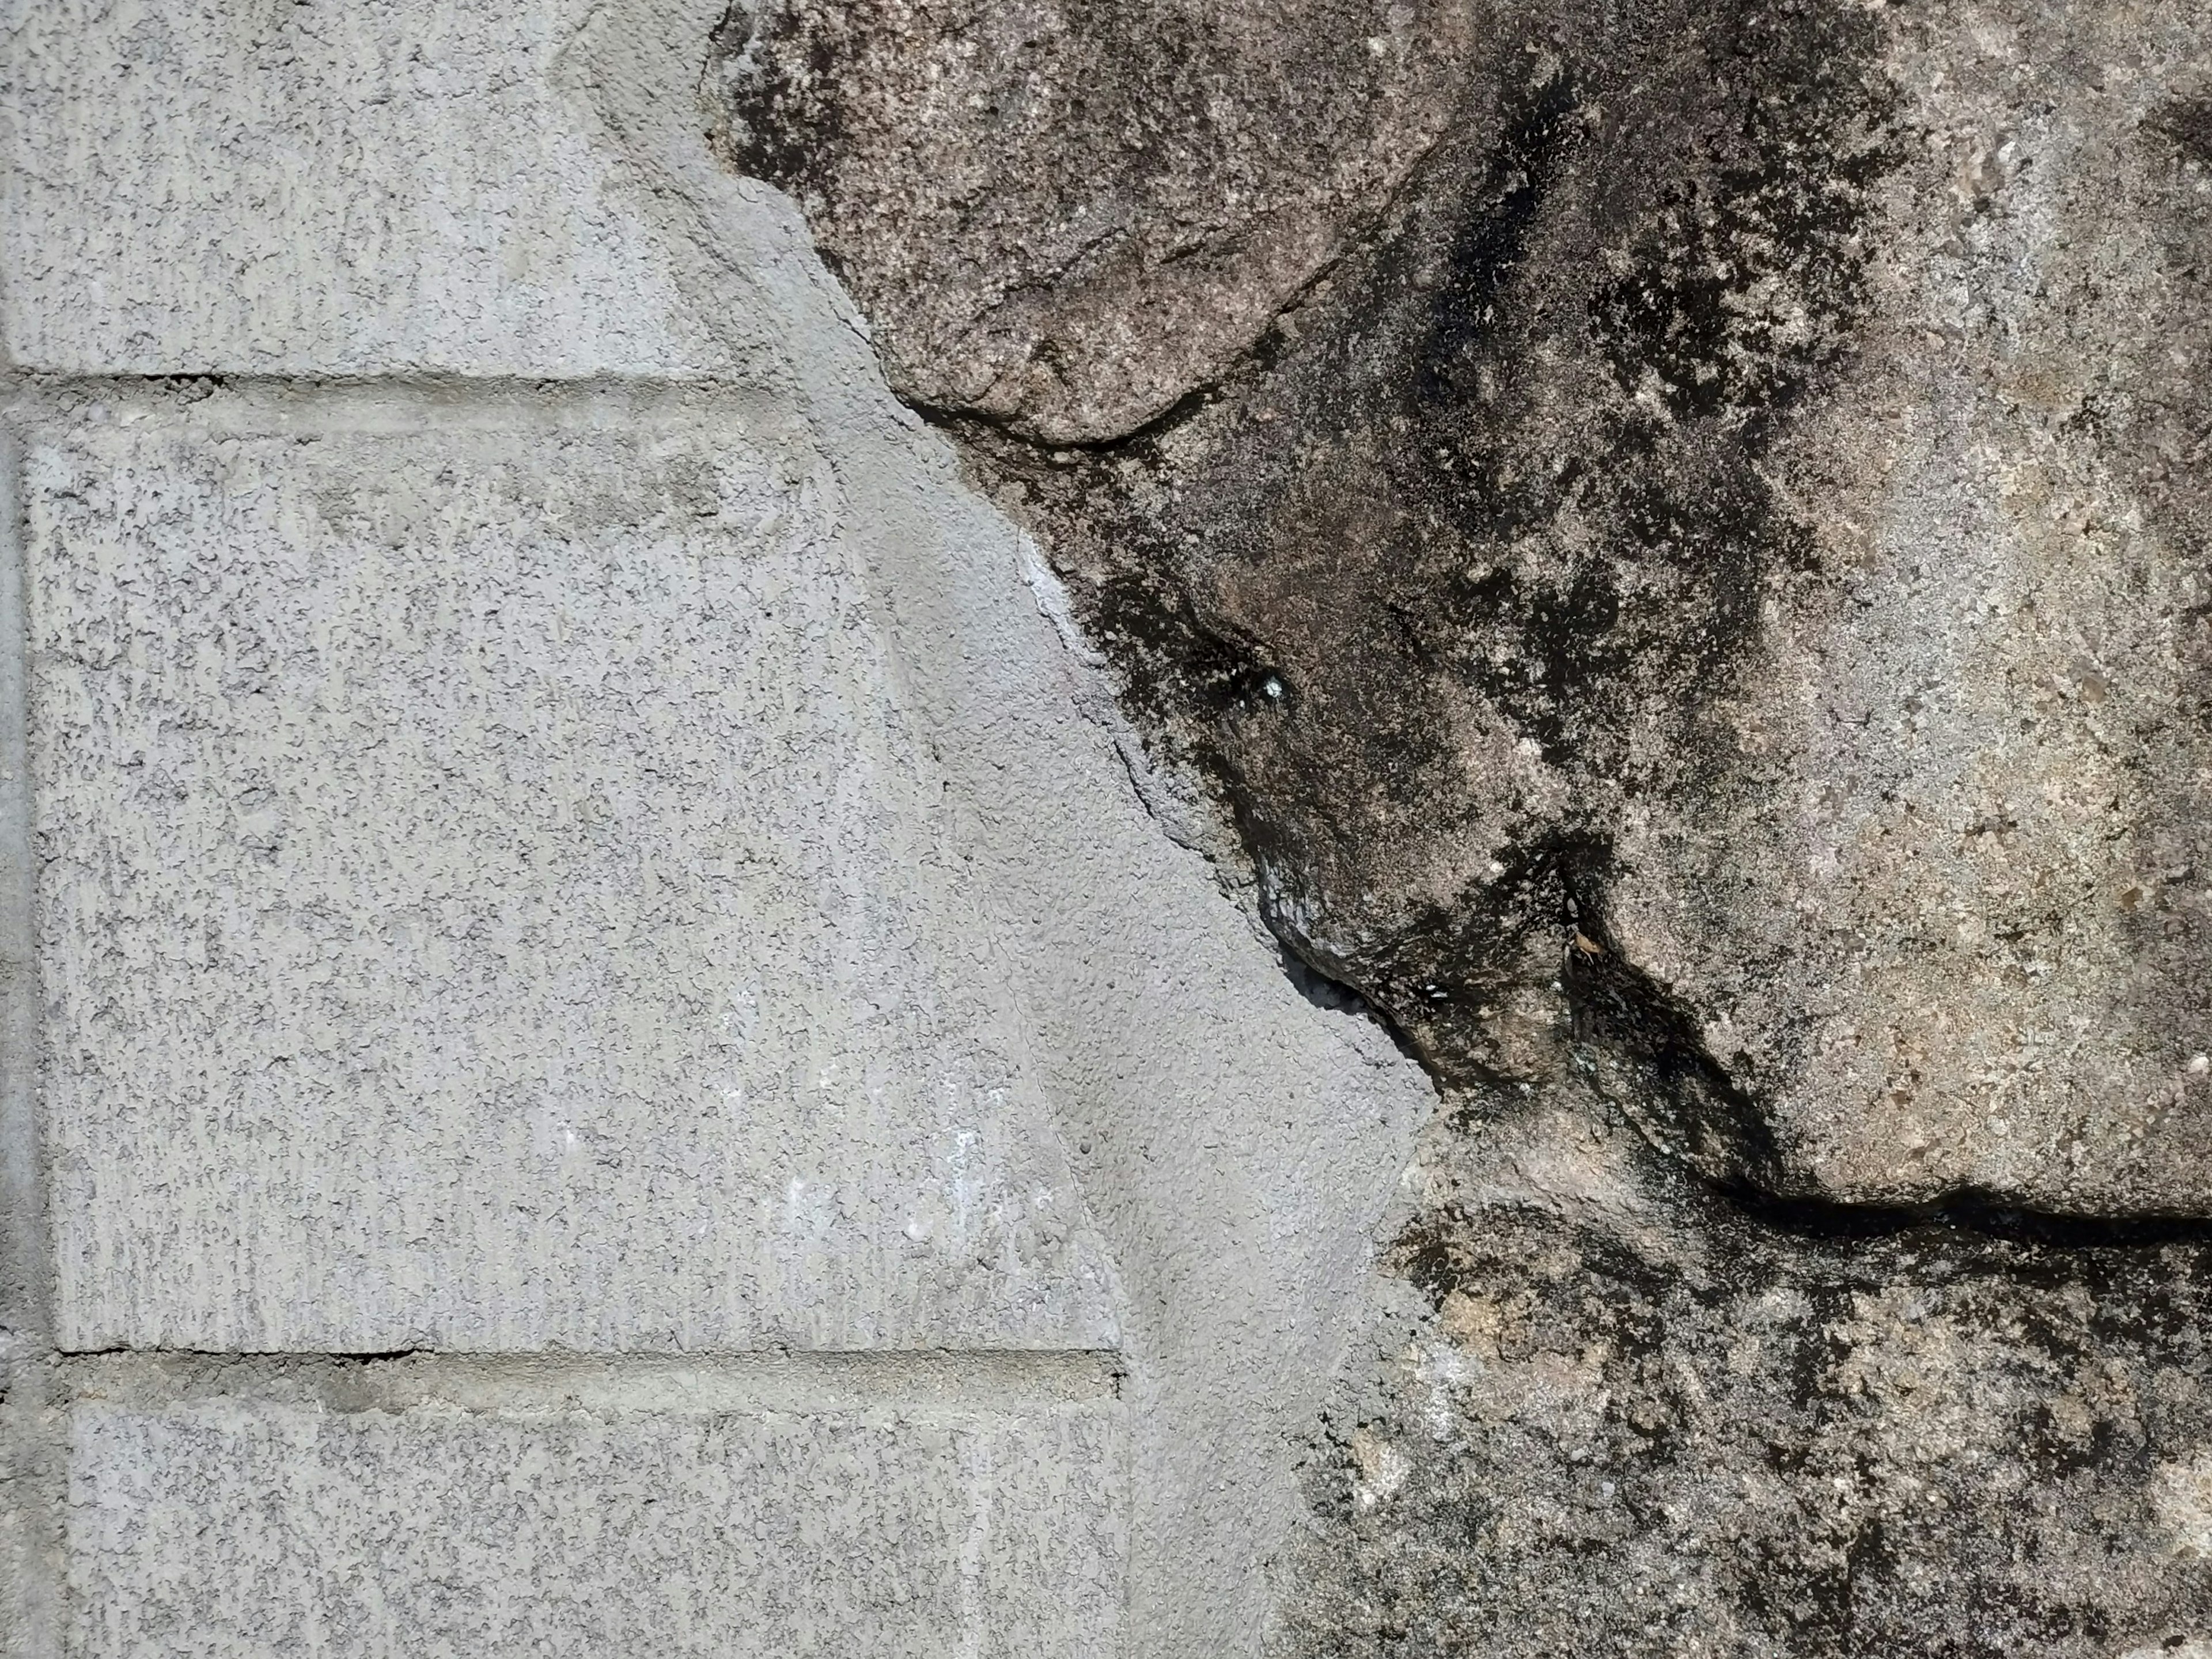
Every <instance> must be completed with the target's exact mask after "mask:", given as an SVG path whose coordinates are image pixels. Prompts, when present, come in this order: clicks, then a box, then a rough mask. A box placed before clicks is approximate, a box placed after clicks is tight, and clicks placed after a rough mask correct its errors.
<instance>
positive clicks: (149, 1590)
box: [64, 1400, 1126, 1659]
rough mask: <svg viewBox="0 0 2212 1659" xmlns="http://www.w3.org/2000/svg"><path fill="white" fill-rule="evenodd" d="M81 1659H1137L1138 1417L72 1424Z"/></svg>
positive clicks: (178, 1415) (74, 1580)
mask: <svg viewBox="0 0 2212 1659" xmlns="http://www.w3.org/2000/svg"><path fill="white" fill-rule="evenodd" d="M69 1446H70V1509H69V1516H70V1520H69V1534H68V1543H69V1549H70V1576H69V1583H68V1597H69V1601H68V1608H67V1617H66V1623H65V1626H64V1630H65V1635H66V1641H65V1644H64V1651H65V1653H66V1654H67V1655H68V1656H69V1659H140V1656H150V1655H154V1654H161V1655H176V1656H185V1655H190V1656H197V1659H260V1656H269V1659H275V1656H278V1655H283V1654H291V1653H299V1652H313V1653H316V1654H323V1655H329V1656H331V1659H344V1656H361V1659H369V1656H383V1655H389V1654H395V1653H408V1654H421V1655H444V1654H450V1655H455V1656H459V1655H494V1654H522V1653H529V1654H536V1655H544V1656H547V1659H568V1656H574V1659H648V1656H650V1659H663V1656H692V1655H696V1656H700V1659H706V1656H709V1655H713V1656H725V1655H727V1656H748V1659H750V1656H759V1659H781V1656H785V1655H819V1656H823V1659H833V1656H846V1655H853V1654H860V1653H866V1654H871V1655H883V1656H886V1659H946V1656H951V1655H961V1656H974V1659H1030V1656H1052V1659H1109V1656H1111V1655H1112V1654H1114V1653H1115V1643H1116V1640H1117V1634H1118V1630H1119V1625H1120V1607H1121V1565H1122V1560H1123V1556H1124V1553H1125V1549H1126V1545H1125V1541H1124V1539H1123V1537H1122V1534H1121V1522H1120V1518H1119V1515H1118V1512H1117V1510H1118V1505H1117V1501H1116V1500H1117V1494H1118V1492H1119V1491H1120V1488H1121V1473H1120V1468H1121V1465H1120V1459H1121V1455H1122V1452H1121V1437H1120V1434H1119V1430H1118V1425H1117V1419H1116V1418H1115V1415H1114V1414H1113V1413H1112V1411H1111V1410H1110V1408H1109V1407H1104V1406H1099V1405H1076V1406H1062V1407H1053V1408H1050V1409H1048V1410H1042V1411H1039V1412H1037V1413H1034V1414H1030V1415H1024V1416H1016V1417H1004V1418H991V1417H982V1416H969V1417H962V1416H958V1415H951V1416H946V1415H929V1414H920V1415H917V1414H915V1413H901V1412H890V1411H884V1412H873V1413H850V1414H846V1413H829V1414H822V1415H803V1414H797V1413H750V1412H748V1413H730V1414H726V1415H714V1416H699V1417H655V1416H648V1415H643V1414H629V1413H625V1414H612V1415H595V1414H591V1413H583V1412H549V1413H513V1412H496V1411H495V1412H465V1411H459V1410H455V1409H452V1408H438V1407H425V1408H421V1409H415V1410H408V1411H399V1412H384V1411H366V1412H355V1413H342V1412H332V1411H328V1410H325V1409H322V1408H320V1407H315V1406H313V1405H301V1406H286V1405H276V1404H270V1403H264V1402H258V1401H257V1402H242V1401H226V1400H216V1401H191V1402H189V1403H180V1404H176V1405H172V1406H168V1407H148V1408H144V1409H138V1408H134V1407H126V1406H119V1405H110V1404H103V1403H88V1404H83V1405H80V1406H77V1407H74V1408H73V1409H72V1410H71V1412H70V1424H69Z"/></svg>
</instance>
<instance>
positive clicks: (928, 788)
mask: <svg viewBox="0 0 2212 1659" xmlns="http://www.w3.org/2000/svg"><path fill="white" fill-rule="evenodd" d="M233 402H234V400H230V399H226V398H222V397H217V398H214V399H212V400H210V402H209V403H207V404H203V405H200V406H199V408H198V410H197V411H196V412H195V413H193V414H191V415H185V414H184V413H181V412H180V411H179V410H178V409H177V408H176V407H174V406H173V405H167V404H165V405H163V406H162V407H161V408H159V409H156V410H152V411H151V412H149V410H148V409H147V408H146V407H144V406H143V405H142V406H137V408H136V409H135V410H134V411H133V412H135V414H137V415H138V416H144V417H145V418H143V419H141V420H138V421H137V423H135V424H133V423H131V422H129V421H128V420H125V421H119V422H103V421H102V420H101V419H100V416H99V415H98V414H96V413H95V414H94V415H92V416H88V417H87V418H86V419H85V420H84V421H83V422H82V423H81V424H79V425H77V426H76V427H75V428H73V429H70V430H67V431H63V432H57V433H54V434H52V435H49V436H47V437H46V438H43V439H41V440H40V441H38V442H37V443H35V444H34V445H33V447H32V448H31V450H30V452H29V453H28V455H27V459H26V466H25V471H26V485H25V489H26V498H27V525H28V529H29V547H28V560H29V572H30V582H29V586H30V591H31V605H30V608H31V614H32V617H33V623H32V653H33V665H32V685H33V690H32V726H33V731H34V732H35V733H36V737H35V738H34V739H33V768H34V775H35V779H36V799H37V801H38V803H39V805H38V815H39V816H38V819H37V825H36V836H37V842H38V847H39V851H40V858H41V860H43V863H42V873H41V877H40V895H39V908H38V924H37V925H38V939H39V946H40V963H41V981H42V984H43V987H44V992H45V997H46V1016H45V1053H46V1084H45V1099H44V1109H45V1114H46V1133H47V1137H48V1146H49V1148H50V1151H51V1156H52V1167H53V1182H54V1186H53V1198H52V1213H53V1217H54V1232H55V1239H56V1249H57V1256H58V1282H59V1304H58V1328H59V1331H60V1334H61V1340H62V1342H63V1343H64V1346H72V1347H100V1346H109V1345H115V1344H126V1345H131V1346H155V1347H193V1348H239V1349H247V1350H277V1349H301V1350H356V1351H358V1350H373V1351H379V1350H390V1349H397V1348H406V1347H414V1346H435V1347H441V1348H459V1349H471V1350H496V1349H509V1348H517V1347H533V1346H544V1345H549V1344H550V1345H554V1346H566V1347H571V1348H608V1347H612V1348H668V1347H678V1348H697V1347H718V1346H719V1347H731V1346H754V1345H760V1344H768V1343H787V1344H792V1345H795V1346H825V1347H866V1346H917V1345H918V1346H981V1347H1023V1346H1071V1347H1079V1348H1091V1347H1105V1346H1113V1343H1114V1340H1115V1324H1114V1314H1113V1306H1112V1295H1111V1289H1110V1285H1109V1278H1110V1273H1109V1267H1108V1264H1107V1261H1106V1258H1105V1255H1104V1253H1103V1249H1102V1248H1101V1247H1100V1245H1099V1244H1098V1243H1097V1238H1096V1237H1095V1236H1094V1234H1093V1233H1092V1231H1091V1228H1090V1226H1089V1224H1088V1222H1087V1220H1086V1218H1085V1212H1084V1209H1083V1204H1082V1200H1081V1199H1080V1197H1079V1194H1078V1192H1077V1190H1076V1188H1075V1187H1074V1185H1073V1180H1072V1177H1071V1176H1070V1173H1069V1171H1068V1170H1067V1168H1066V1164H1065V1162H1064V1160H1063V1158H1062V1156H1061V1154H1060V1151H1059V1147H1058V1143H1057V1141H1056V1139H1055V1138H1054V1133H1053V1131H1052V1129H1051V1127H1049V1125H1048V1121H1046V1119H1045V1118H1044V1116H1043V1115H1042V1103H1041V1100H1040V1096H1039V1091H1038V1085H1036V1081H1035V1079H1034V1078H1033V1076H1032V1074H1031V1073H1030V1069H1029V1066H1028V1062H1027V1060H1025V1057H1024V1054H1025V1037H1024V1030H1023V1029H1022V1027H1021V1025H1020V1024H1019V1023H1018V1019H1017V1018H1016V1016H1015V1013H1014V1012H1013V1005H1012V998H1011V995H1010V994H1009V992H1008V989H1007V987H1006V984H1005V982H1004V981H1003V979H1002V978H1001V976H1000V971H1001V959H1000V949H999V947H998V946H997V945H994V940H993V938H992V936H991V934H990V933H988V932H987V930H986V929H985V927H983V925H982V923H981V921H980V920H979V918H978V914H977V906H976V904H975V901H974V896H973V895H972V894H971V893H970V892H969V891H968V890H967V889H966V887H965V886H964V883H965V882H966V881H967V879H968V876H967V872H966V869H965V866H964V865H963V836H962V833H961V830H960V827H959V825H958V824H957V823H956V822H955V821H954V819H955V814H954V813H953V812H952V811H951V808H950V807H949V806H948V805H947V803H946V799H945V793H944V786H943V784H942V782H941V781H940V779H939V776H938V775H937V773H936V772H935V771H934V769H933V766H932V763H931V761H930V758H929V756H928V753H927V745H926V744H924V743H923V741H922V740H921V737H920V735H919V734H918V733H917V732H916V731H915V728H914V726H912V724H911V723H910V721H909V720H908V714H907V712H906V711H905V709H904V708H903V707H902V701H901V696H900V692H899V690H898V682H899V678H900V674H901V668H900V665H898V663H897V662H896V660H895V658H894V655H893V653H892V651H891V649H890V646H889V645H888V643H887V641H886V637H885V635H884V632H883V630H882V629H881V628H880V626H879V625H878V622H877V621H876V620H875V618H874V617H872V615H871V612H870V606H869V603H868V599H867V598H866V591H865V585H864V583H863V582H862V580H861V579H860V576H859V575H858V574H856V573H855V571H854V569H853V568H852V567H851V566H850V564H849V563H848V561H847V556H846V549H847V545H848V544H846V543H845V542H844V541H842V540H841V538H839V536H838V535H837V533H836V521H837V518H838V514H839V511H840V508H839V504H838V497H837V491H836V485H835V483H834V482H833V481H832V480H831V478H830V477H829V473H828V471H827V470H826V469H825V468H824V467H823V466H822V465H820V464H819V463H818V461H817V459H815V457H814V456H813V454H812V453H811V451H810V450H808V449H807V448H806V447H805V445H804V444H803V443H802V442H800V441H798V440H797V439H796V438H795V437H794V436H793V435H791V434H790V433H787V432H779V431H777V430H775V429H774V428H772V427H763V428H762V429H758V430H755V429H752V428H748V427H746V426H744V425H742V424H740V423H739V422H737V421H736V420H735V419H734V418H732V417H730V416H726V415H718V414H716V413H715V412H714V409H711V408H695V407H691V406H689V405H685V406H684V407H682V408H680V409H679V410H677V411H676V412H675V413H674V414H672V415H667V416H665V418H663V419H660V420H659V421H658V422H656V420H655V419H654V418H653V416H651V414H650V412H649V411H641V410H625V412H623V414H622V415H620V416H618V417H617V418H616V419H614V420H613V421H612V422H609V423H607V424H601V425H594V424H593V423H592V422H591V421H589V420H586V419H581V417H580V424H578V425H575V426H572V427H571V428H568V429H565V430H563V429H560V428H557V427H556V428H555V429H552V430H534V429H532V428H528V427H524V428H517V427H516V426H514V425H513V423H512V422H509V421H507V420H506V419H503V418H500V417H498V416H496V415H495V416H491V417H489V418H487V417H485V416H483V412H482V410H477V411H476V412H475V413H474V414H472V413H471V408H470V407H469V406H459V405H457V406H453V407H450V408H442V407H441V406H440V405H437V404H435V403H434V404H426V405H416V406H410V410H408V412H406V413H405V414H404V416H398V417H395V419H394V423H393V424H392V426H391V427H390V428H388V429H381V430H376V429H363V428H359V427H349V426H346V425H343V424H341V425H339V426H337V427H335V428H329V427H325V428H314V427H313V423H312V422H310V423H309V426H310V428H311V429H307V430H291V431H281V432H277V433H275V434H273V435H272V433H271V431H270V422H274V424H275V425H276V426H278V427H282V426H283V421H281V420H276V417H274V416H270V422H264V423H262V424H260V425H258V426H257V425H256V424H255V420H256V419H257V418H258V417H253V416H242V417H241V419H242V420H243V422H244V423H243V424H242V425H240V426H238V427H236V428H223V426H222V421H223V419H224V418H225V416H224V413H223V411H225V410H229V409H230V408H231V407H232V404H233ZM370 424H371V425H372V426H373V425H374V422H371V423H370Z"/></svg>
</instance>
